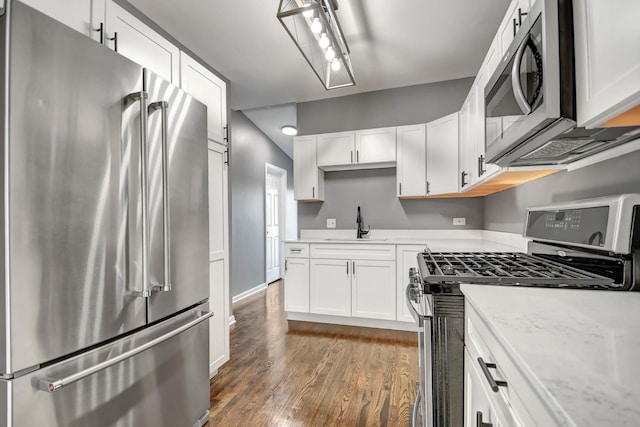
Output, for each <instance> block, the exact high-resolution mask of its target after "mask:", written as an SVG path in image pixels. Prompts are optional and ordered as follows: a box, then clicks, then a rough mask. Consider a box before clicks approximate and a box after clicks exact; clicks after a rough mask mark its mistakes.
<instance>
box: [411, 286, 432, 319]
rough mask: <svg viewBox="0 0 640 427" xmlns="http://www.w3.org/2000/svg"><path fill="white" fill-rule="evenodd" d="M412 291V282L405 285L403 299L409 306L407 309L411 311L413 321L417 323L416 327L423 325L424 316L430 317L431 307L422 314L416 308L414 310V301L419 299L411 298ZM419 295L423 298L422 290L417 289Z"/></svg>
mask: <svg viewBox="0 0 640 427" xmlns="http://www.w3.org/2000/svg"><path fill="white" fill-rule="evenodd" d="M413 291H414V284H413V283H409V284H408V285H407V288H406V289H405V295H406V297H405V300H406V302H407V306H408V307H409V311H410V312H411V316H412V317H413V318H414V319H415V321H416V322H417V323H418V327H420V328H422V327H424V321H425V318H430V317H432V316H431V313H432V311H431V307H429V308H428V310H427V312H426V313H424V314H422V313H419V312H418V310H416V308H415V306H414V305H413V303H414V301H415V302H416V303H418V302H419V301H416V300H415V299H414V298H413ZM418 292H419V295H420V297H419V298H420V299H422V298H424V295H423V294H422V291H418Z"/></svg>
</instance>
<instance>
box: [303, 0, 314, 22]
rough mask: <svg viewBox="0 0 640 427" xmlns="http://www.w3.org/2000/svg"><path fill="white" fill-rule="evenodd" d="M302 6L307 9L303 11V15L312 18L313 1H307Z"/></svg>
mask: <svg viewBox="0 0 640 427" xmlns="http://www.w3.org/2000/svg"><path fill="white" fill-rule="evenodd" d="M302 7H303V8H304V9H305V11H304V12H302V16H304V17H305V18H311V17H312V16H313V8H312V7H311V2H310V1H307V2H305V3H304V5H303V6H302Z"/></svg>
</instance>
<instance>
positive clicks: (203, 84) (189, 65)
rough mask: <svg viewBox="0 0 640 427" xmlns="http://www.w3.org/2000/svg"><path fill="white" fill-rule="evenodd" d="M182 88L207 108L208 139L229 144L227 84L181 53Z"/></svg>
mask: <svg viewBox="0 0 640 427" xmlns="http://www.w3.org/2000/svg"><path fill="white" fill-rule="evenodd" d="M180 87H181V88H182V89H183V90H184V91H186V92H187V93H189V94H190V95H191V96H193V97H194V98H196V99H197V100H199V101H200V102H202V103H203V104H205V105H206V106H207V129H208V137H209V139H210V140H212V141H216V142H218V143H221V144H225V145H226V144H227V142H228V141H227V140H228V135H227V84H226V83H225V82H224V80H222V79H220V78H219V77H218V76H216V75H215V74H213V73H212V72H211V71H210V70H208V69H207V68H205V67H204V66H203V65H202V64H200V63H199V62H198V61H196V60H195V59H193V58H191V57H190V56H189V55H187V54H186V53H184V52H180Z"/></svg>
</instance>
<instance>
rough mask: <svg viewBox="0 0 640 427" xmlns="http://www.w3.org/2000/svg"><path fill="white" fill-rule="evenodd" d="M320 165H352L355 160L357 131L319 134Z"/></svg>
mask: <svg viewBox="0 0 640 427" xmlns="http://www.w3.org/2000/svg"><path fill="white" fill-rule="evenodd" d="M317 138H318V166H319V167H323V166H341V165H351V164H352V163H354V160H355V154H356V153H355V132H353V131H350V132H334V133H323V134H321V135H317Z"/></svg>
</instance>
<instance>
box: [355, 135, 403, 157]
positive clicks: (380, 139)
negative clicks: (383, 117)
mask: <svg viewBox="0 0 640 427" xmlns="http://www.w3.org/2000/svg"><path fill="white" fill-rule="evenodd" d="M395 161H396V128H395V127H390V128H379V129H365V130H357V131H356V163H358V164H366V163H385V162H391V163H393V162H395Z"/></svg>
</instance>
